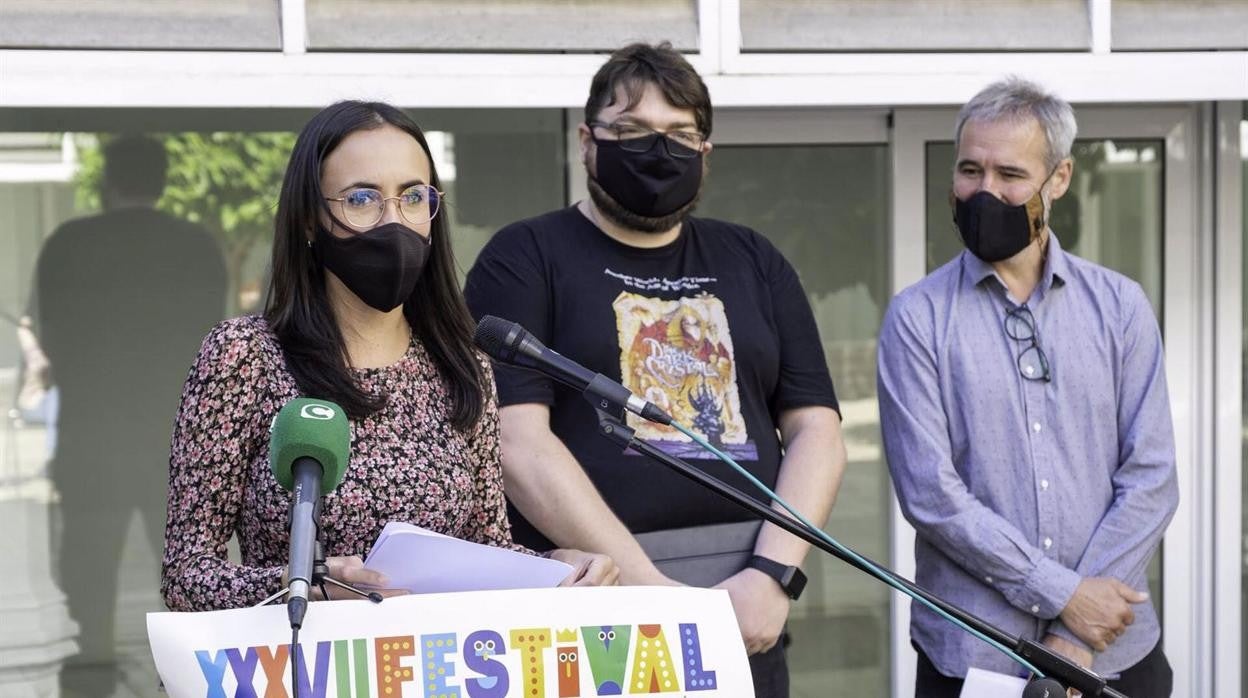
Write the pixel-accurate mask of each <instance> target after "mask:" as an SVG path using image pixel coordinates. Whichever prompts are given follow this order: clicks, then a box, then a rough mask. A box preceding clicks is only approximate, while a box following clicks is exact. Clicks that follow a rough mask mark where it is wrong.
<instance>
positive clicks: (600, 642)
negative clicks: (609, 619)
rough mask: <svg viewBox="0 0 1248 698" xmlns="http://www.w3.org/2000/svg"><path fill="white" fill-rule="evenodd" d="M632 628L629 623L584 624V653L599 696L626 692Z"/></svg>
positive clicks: (582, 634) (582, 635)
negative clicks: (626, 668) (625, 676)
mask: <svg viewBox="0 0 1248 698" xmlns="http://www.w3.org/2000/svg"><path fill="white" fill-rule="evenodd" d="M632 630H633V629H632V627H631V626H627V625H587V626H583V627H581V640H582V641H583V642H584V643H585V656H586V657H587V658H588V659H589V671H590V673H591V674H592V675H593V677H594V687H595V688H596V689H597V690H598V695H600V696H618V695H621V694H622V693H624V675H625V672H624V668H625V665H627V663H628V639H629V636H630V635H631V634H632Z"/></svg>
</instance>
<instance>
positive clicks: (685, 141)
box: [588, 121, 706, 158]
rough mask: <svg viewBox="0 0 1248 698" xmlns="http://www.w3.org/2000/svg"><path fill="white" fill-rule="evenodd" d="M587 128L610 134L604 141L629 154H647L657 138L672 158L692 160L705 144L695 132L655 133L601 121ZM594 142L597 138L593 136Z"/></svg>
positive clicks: (627, 125) (643, 127) (590, 123)
mask: <svg viewBox="0 0 1248 698" xmlns="http://www.w3.org/2000/svg"><path fill="white" fill-rule="evenodd" d="M588 126H589V127H590V129H591V133H592V130H593V129H596V128H600V129H603V130H604V131H606V132H607V133H610V134H611V138H609V139H604V140H612V141H619V144H620V150H624V151H627V152H630V153H647V152H650V149H651V148H653V147H654V143H655V141H656V140H658V139H659V138H662V139H663V147H665V148H667V154H668V155H671V156H672V157H674V158H693V157H697V156H698V153H701V152H702V144H703V143H705V142H706V136H704V135H702V134H701V133H698V132H697V131H679V130H678V131H666V132H664V131H655V130H654V129H652V128H648V127H646V126H642V125H640V124H630V123H623V124H607V123H603V122H601V121H591V122H589V124H588ZM594 140H595V141H598V140H599V138H598V137H597V136H594Z"/></svg>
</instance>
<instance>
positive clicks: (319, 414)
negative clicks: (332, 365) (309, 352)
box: [269, 397, 351, 630]
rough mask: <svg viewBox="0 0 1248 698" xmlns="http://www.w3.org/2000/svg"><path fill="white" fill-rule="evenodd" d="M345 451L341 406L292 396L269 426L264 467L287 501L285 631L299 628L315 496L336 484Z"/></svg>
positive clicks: (312, 546) (312, 551) (312, 550)
mask: <svg viewBox="0 0 1248 698" xmlns="http://www.w3.org/2000/svg"><path fill="white" fill-rule="evenodd" d="M350 451H351V429H350V427H349V426H348V424H347V416H346V414H345V413H344V412H343V410H342V408H341V407H339V406H338V405H335V404H334V403H332V402H329V401H327V400H312V399H309V398H302V397H301V398H295V399H294V400H291V401H290V402H288V403H286V405H285V406H284V407H282V409H281V410H280V411H279V412H278V413H277V414H276V415H275V416H274V417H273V424H272V425H271V426H270V427H269V467H270V468H271V469H272V471H273V477H274V478H276V479H277V482H278V484H280V485H281V486H282V487H283V488H285V489H287V490H290V491H291V492H292V496H291V501H290V559H289V567H288V568H287V575H286V576H287V579H288V583H289V584H290V593H289V595H288V596H287V600H286V614H287V615H288V616H289V617H290V627H291V628H293V629H296V630H297V629H299V628H300V627H302V626H303V615H304V613H305V612H306V611H307V609H308V592H309V590H310V589H311V586H312V567H313V564H314V559H315V557H316V542H317V531H318V529H319V527H320V524H319V523H318V521H319V519H320V513H321V511H320V510H321V495H322V494H324V493H326V492H331V491H333V490H334V488H336V487H338V484H339V483H341V482H342V476H343V475H344V474H345V473H346V471H347V460H348V458H349V454H350Z"/></svg>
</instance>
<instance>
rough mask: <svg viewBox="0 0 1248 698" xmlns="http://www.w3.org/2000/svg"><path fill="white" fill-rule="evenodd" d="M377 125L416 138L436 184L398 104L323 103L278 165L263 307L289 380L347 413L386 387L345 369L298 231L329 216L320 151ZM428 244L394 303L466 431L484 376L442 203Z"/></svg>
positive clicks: (370, 407)
mask: <svg viewBox="0 0 1248 698" xmlns="http://www.w3.org/2000/svg"><path fill="white" fill-rule="evenodd" d="M386 124H389V125H391V126H394V127H396V128H399V129H402V130H403V131H406V132H407V133H409V134H411V136H412V138H415V139H416V141H417V142H418V143H420V147H421V148H422V149H424V151H425V155H427V156H428V157H429V173H430V181H429V184H430V185H431V186H433V187H435V188H437V189H439V190H440V189H441V188H442V186H441V183H440V182H439V181H438V173H437V169H436V168H435V167H434V163H433V155H432V154H431V153H430V152H429V144H428V143H427V142H426V141H425V135H424V133H422V132H421V130H420V127H419V126H417V125H416V123H415V122H414V121H412V119H411V118H410V117H408V116H407V115H406V114H404V113H403V112H402V111H400V110H399V109H396V108H395V107H392V106H390V105H389V104H384V103H382V102H356V101H345V102H338V103H337V104H333V105H330V106H329V107H326V108H325V109H324V110H322V111H321V112H320V113H319V114H317V115H316V116H314V117H312V120H311V121H309V122H308V124H307V125H306V126H304V127H303V131H302V132H301V133H300V134H299V138H298V140H297V141H296V142H295V149H294V152H292V153H291V156H290V164H289V165H288V166H287V168H286V177H285V179H284V180H283V181H282V195H281V199H280V200H279V201H278V205H277V221H276V226H275V228H276V229H275V233H274V236H273V262H272V265H273V269H272V275H271V280H270V282H269V290H268V298H267V300H266V302H265V308H264V317H265V320H267V321H268V323H269V327H271V328H272V329H273V332H274V333H275V334H276V335H277V338H278V341H279V342H281V345H282V351H283V352H284V353H285V355H286V362H287V365H288V366H289V367H290V371H291V373H292V374H294V377H295V381H296V383H298V385H299V389H300V390H301V391H303V392H304V394H306V395H309V396H314V397H318V398H322V399H326V400H332V401H334V402H336V403H338V404H339V405H341V406H342V408H343V409H345V410H346V411H347V413H348V414H349V415H351V416H352V417H357V418H358V417H364V416H367V415H369V414H372V413H373V412H375V411H377V410H379V409H381V408H382V407H383V406H384V405H385V403H386V396H384V395H380V396H378V395H369V394H367V393H366V392H365V391H363V390H361V389H360V387H359V386H358V385H357V384H356V383H355V380H354V379H353V378H352V376H351V370H350V367H349V366H348V365H347V358H346V353H347V352H346V344H345V342H344V341H343V337H342V332H341V331H340V330H339V328H338V324H337V323H336V322H335V321H334V315H333V311H332V310H331V308H330V305H329V297H328V295H327V294H326V288H325V271H324V268H323V267H322V266H321V264H320V263H319V262H317V260H316V258H315V256H314V255H313V252H312V249H311V248H310V247H309V246H308V234H309V233H310V232H311V231H313V230H315V226H319V225H322V222H321V214H322V213H327V214H329V216H330V218H331V219H332V218H333V212H332V211H331V210H330V208H329V204H328V202H327V201H325V199H324V195H323V194H322V193H321V169H322V167H323V166H324V164H325V159H326V158H327V157H329V154H330V153H331V152H333V151H334V149H335V148H337V147H338V145H339V144H340V143H342V141H343V139H344V138H346V137H347V136H349V135H351V134H352V133H355V132H356V131H361V130H365V129H374V128H380V127H382V126H384V125H386ZM430 243H431V245H432V249H431V250H430V255H429V261H428V263H427V264H426V266H425V269H424V271H423V272H422V273H421V275H420V280H419V281H417V282H416V288H415V290H413V291H412V295H411V296H409V297H408V299H407V300H406V301H405V302H404V303H403V314H404V315H405V316H406V317H407V321H408V323H409V324H410V325H411V326H412V331H413V332H414V333H415V335H416V337H417V339H419V340H420V342H421V343H422V344H423V345H424V347H425V350H426V351H428V352H429V355H430V357H431V358H432V359H433V362H434V364H435V365H436V366H437V369H438V373H439V375H441V376H442V379H443V380H444V381H446V383H447V387H448V388H449V390H450V394H451V423H452V424H453V425H454V426H455V428H456V429H459V430H461V431H468V430H469V429H470V428H472V427H473V426H474V425H475V424H476V423H477V420H478V419H480V417H481V413H482V411H483V406H484V403H485V397H486V378H485V371H484V369H483V368H482V367H481V364H480V363H479V362H478V360H477V354H476V351H475V350H474V349H473V345H472V334H473V330H474V325H473V322H472V316H471V315H470V314H469V313H468V306H467V305H466V304H465V303H464V296H463V294H462V293H461V292H460V290H459V283H458V281H457V280H456V276H455V258H454V255H453V254H452V252H451V243H450V240H449V239H448V234H447V224H446V213H445V210H443V211H442V212H441V213H440V215H438V216H436V217H435V218H434V219H433V220H432V221H431V222H430Z"/></svg>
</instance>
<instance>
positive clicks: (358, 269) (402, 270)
mask: <svg viewBox="0 0 1248 698" xmlns="http://www.w3.org/2000/svg"><path fill="white" fill-rule="evenodd" d="M431 249H432V244H431V243H430V241H429V240H428V239H426V238H425V237H424V236H423V235H421V234H420V233H417V232H416V231H415V230H412V229H411V228H409V227H407V226H405V225H403V224H402V223H397V222H396V223H387V224H385V225H379V226H377V227H376V228H373V229H372V230H368V231H365V232H363V233H358V234H356V235H352V236H351V237H348V238H339V237H334V235H333V234H332V233H330V232H329V231H328V230H326V229H325V228H324V226H317V231H316V244H315V245H314V252H315V255H316V257H317V259H319V260H320V262H321V264H323V265H325V268H326V269H328V270H330V271H332V272H333V273H334V275H335V276H337V277H338V278H339V279H340V280H341V281H342V283H343V284H344V285H346V287H347V288H348V289H350V290H351V292H352V293H354V294H355V295H357V296H359V298H360V300H362V301H364V302H365V303H367V304H368V305H369V307H372V308H375V309H377V310H380V311H382V312H389V311H391V310H394V309H395V308H397V307H399V306H400V305H403V302H404V301H406V300H407V298H408V296H411V295H412V290H413V289H415V288H416V282H417V281H418V280H419V279H420V275H421V273H422V272H423V271H424V269H425V263H426V262H428V261H429V253H430V250H431Z"/></svg>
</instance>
